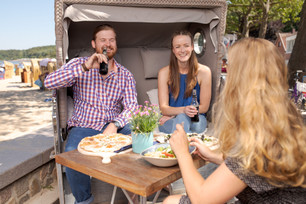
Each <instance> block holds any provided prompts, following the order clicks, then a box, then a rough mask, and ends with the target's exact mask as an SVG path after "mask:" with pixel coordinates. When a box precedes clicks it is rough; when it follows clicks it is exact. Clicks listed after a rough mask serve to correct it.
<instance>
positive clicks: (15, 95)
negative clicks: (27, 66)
mask: <svg viewBox="0 0 306 204" xmlns="http://www.w3.org/2000/svg"><path fill="white" fill-rule="evenodd" d="M51 96H52V92H51V91H41V90H40V89H39V87H31V86H30V84H28V83H22V82H21V77H20V76H14V77H13V78H11V79H5V80H0V118H1V122H0V141H4V140H9V139H14V138H16V137H20V136H22V135H24V134H27V133H30V132H32V131H33V130H37V129H40V128H42V127H45V126H48V125H50V124H51V117H52V102H51V101H45V100H46V99H50V98H51Z"/></svg>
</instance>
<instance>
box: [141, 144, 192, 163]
mask: <svg viewBox="0 0 306 204" xmlns="http://www.w3.org/2000/svg"><path fill="white" fill-rule="evenodd" d="M195 149H196V148H195V147H194V146H189V152H190V154H192V153H193V152H194V151H195ZM140 155H141V156H142V158H144V159H145V160H146V161H148V162H149V163H151V164H153V165H155V166H159V167H170V166H174V165H176V164H177V159H176V157H175V154H174V153H173V151H172V149H171V147H170V144H169V143H159V144H155V145H153V146H152V147H149V148H147V149H145V150H144V151H143V152H141V153H140Z"/></svg>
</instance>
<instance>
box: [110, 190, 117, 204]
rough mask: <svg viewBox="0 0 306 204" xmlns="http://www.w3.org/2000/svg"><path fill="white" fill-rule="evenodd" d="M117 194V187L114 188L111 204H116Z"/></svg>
mask: <svg viewBox="0 0 306 204" xmlns="http://www.w3.org/2000/svg"><path fill="white" fill-rule="evenodd" d="M116 192H117V186H114V190H113V195H112V200H111V204H114V201H115V196H116Z"/></svg>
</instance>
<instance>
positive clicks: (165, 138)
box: [155, 133, 219, 150]
mask: <svg viewBox="0 0 306 204" xmlns="http://www.w3.org/2000/svg"><path fill="white" fill-rule="evenodd" d="M171 135H172V134H165V133H164V134H159V135H158V136H157V137H156V138H155V139H156V140H157V141H158V142H160V143H169V139H170V138H171ZM187 136H188V137H196V138H198V139H200V140H202V141H203V142H204V144H205V145H206V146H207V147H209V149H211V150H215V149H217V148H218V147H219V144H218V139H217V138H215V137H213V136H208V135H206V134H204V133H187Z"/></svg>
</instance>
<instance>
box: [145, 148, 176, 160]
mask: <svg viewBox="0 0 306 204" xmlns="http://www.w3.org/2000/svg"><path fill="white" fill-rule="evenodd" d="M144 156H148V157H156V158H171V159H173V158H176V157H175V154H174V152H173V151H172V149H171V147H159V148H157V149H156V150H155V152H148V153H145V154H144Z"/></svg>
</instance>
